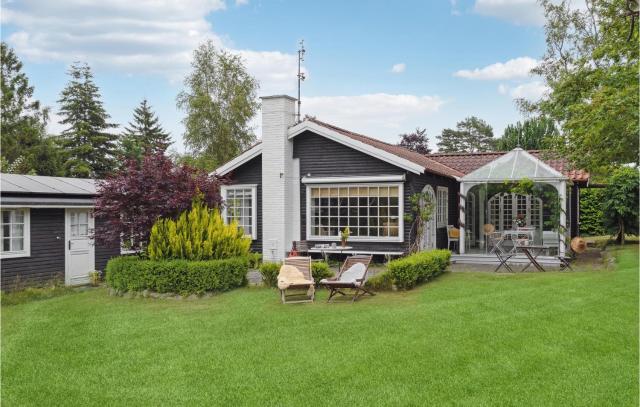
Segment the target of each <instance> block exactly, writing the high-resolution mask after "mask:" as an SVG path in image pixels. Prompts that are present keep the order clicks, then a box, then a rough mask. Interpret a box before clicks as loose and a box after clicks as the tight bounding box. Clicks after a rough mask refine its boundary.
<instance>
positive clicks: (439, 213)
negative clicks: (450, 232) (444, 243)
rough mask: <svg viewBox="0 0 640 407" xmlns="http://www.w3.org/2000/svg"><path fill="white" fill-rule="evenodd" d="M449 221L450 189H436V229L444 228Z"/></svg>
mask: <svg viewBox="0 0 640 407" xmlns="http://www.w3.org/2000/svg"><path fill="white" fill-rule="evenodd" d="M448 221H449V188H448V187H437V188H436V227H439V228H443V227H446V226H447V224H448V223H447V222H448Z"/></svg>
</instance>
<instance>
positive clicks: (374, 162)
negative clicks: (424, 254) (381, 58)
mask: <svg viewBox="0 0 640 407" xmlns="http://www.w3.org/2000/svg"><path fill="white" fill-rule="evenodd" d="M293 156H294V158H299V159H300V174H301V175H303V176H304V175H307V174H311V176H312V177H341V176H373V175H398V174H405V176H406V181H405V183H404V212H405V214H406V213H409V212H410V208H409V196H411V194H413V193H416V192H420V191H422V188H424V186H425V185H427V184H430V185H432V186H433V188H434V190H435V189H436V187H437V186H438V185H440V186H447V187H449V224H455V223H457V218H458V215H457V209H458V201H457V196H458V194H457V191H458V187H457V182H456V181H455V180H452V179H450V178H446V177H441V176H437V175H433V174H422V175H415V174H412V173H408V172H407V171H405V170H403V169H401V168H398V167H396V166H394V165H392V164H389V163H387V162H384V161H382V160H379V159H377V158H374V157H371V156H370V155H368V154H365V153H362V152H360V151H356V150H354V149H352V148H349V147H347V146H344V145H342V144H339V143H336V142H334V141H331V140H328V139H327V138H325V137H322V136H319V135H317V134H314V133H311V132H306V133H303V134H301V135H299V136H297V137H296V138H295V139H294V146H293ZM306 193H307V191H306V186H305V185H301V187H300V206H301V208H300V215H301V220H300V224H301V228H302V230H301V237H302V239H303V240H304V239H306V227H307V226H306V222H307V214H306V208H307V206H306V202H307V196H306ZM454 220H455V221H454ZM410 233H411V225H410V224H408V223H407V222H405V225H404V242H350V243H349V245H350V246H353V247H354V248H356V249H362V250H372V251H406V250H407V249H408V248H409V242H410V241H411V238H412V236H410ZM315 242H316V241H314V243H315ZM317 243H331V242H329V241H327V242H322V241H317ZM446 245H447V235H446V228H441V229H439V230H438V237H437V246H438V247H442V248H444V247H446Z"/></svg>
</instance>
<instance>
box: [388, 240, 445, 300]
mask: <svg viewBox="0 0 640 407" xmlns="http://www.w3.org/2000/svg"><path fill="white" fill-rule="evenodd" d="M450 259H451V252H450V251H449V250H430V251H424V252H419V253H415V254H412V255H410V256H407V257H404V258H401V259H397V260H392V261H390V262H389V263H388V265H387V269H388V270H389V273H390V274H391V277H392V278H393V281H394V282H395V284H396V286H397V287H398V288H400V289H404V290H408V289H411V288H413V287H415V286H416V284H418V283H421V282H424V281H427V280H428V279H430V278H432V277H435V276H437V275H438V274H440V273H443V272H444V271H445V270H446V269H447V266H448V265H449V260H450Z"/></svg>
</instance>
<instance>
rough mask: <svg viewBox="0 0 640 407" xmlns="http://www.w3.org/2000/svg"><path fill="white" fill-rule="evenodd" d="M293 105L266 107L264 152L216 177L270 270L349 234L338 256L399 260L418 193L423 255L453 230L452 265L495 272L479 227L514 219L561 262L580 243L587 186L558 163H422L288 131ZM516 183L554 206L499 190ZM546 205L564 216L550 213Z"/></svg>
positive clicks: (266, 101)
mask: <svg viewBox="0 0 640 407" xmlns="http://www.w3.org/2000/svg"><path fill="white" fill-rule="evenodd" d="M295 101H296V100H295V99H294V98H292V97H290V96H285V95H282V96H269V97H263V98H262V140H261V141H259V142H258V143H257V144H255V145H254V146H253V147H251V148H249V149H248V150H246V151H245V152H243V153H242V154H240V155H239V156H237V157H235V158H234V159H232V160H231V161H229V162H227V163H225V164H224V165H222V166H221V167H219V168H218V169H217V170H216V171H215V173H217V174H218V175H223V176H227V177H228V178H229V180H230V184H229V185H226V186H224V187H223V190H222V193H223V198H224V199H225V201H226V208H225V210H224V217H225V219H226V221H231V220H236V221H238V223H239V224H240V226H242V227H243V228H244V231H245V232H246V234H247V235H248V236H250V237H251V238H252V249H253V250H254V251H257V252H262V254H263V258H264V259H265V260H267V261H278V260H281V259H282V258H284V257H285V256H286V254H287V252H289V251H290V250H291V248H292V245H293V243H294V242H296V241H301V240H306V241H309V242H310V245H311V246H312V247H313V246H315V245H320V244H322V245H325V244H330V243H338V244H339V241H340V231H341V230H342V229H344V228H345V227H347V226H348V227H349V229H350V231H351V237H350V239H349V246H350V247H352V249H350V250H347V251H345V253H372V254H378V255H401V254H403V253H405V252H406V251H407V250H408V248H409V246H410V244H411V242H412V239H414V238H415V234H414V233H412V230H411V225H409V224H407V222H405V220H404V215H405V214H409V212H410V208H409V207H410V205H409V198H410V196H411V195H412V194H414V193H418V192H425V193H427V194H428V195H429V196H430V197H431V201H432V202H433V203H434V204H435V209H434V214H433V216H432V218H431V219H430V220H429V221H427V222H426V223H425V225H424V230H425V231H426V232H425V233H424V236H423V238H422V239H421V241H420V242H419V245H420V248H422V249H425V250H428V249H433V248H445V247H447V245H448V241H447V225H455V226H457V227H459V228H460V229H459V230H460V241H459V245H460V248H459V252H460V254H459V255H458V256H457V257H456V259H457V260H458V261H465V259H466V260H467V261H471V262H476V261H478V258H477V256H480V257H482V258H483V259H484V260H487V261H494V260H495V256H493V255H491V254H489V253H488V250H487V236H486V233H484V231H483V227H484V225H487V224H489V225H492V226H493V228H494V229H495V231H498V232H500V231H502V230H507V229H510V228H511V227H512V224H513V219H514V217H516V216H520V217H523V218H524V219H526V222H527V224H528V225H532V228H535V229H536V230H537V232H536V238H537V239H546V240H547V241H549V240H550V239H551V240H554V239H555V242H556V246H557V251H558V252H561V253H563V252H564V245H563V244H560V243H558V242H559V241H560V240H563V239H562V235H565V234H566V235H567V236H575V235H576V234H577V233H578V229H577V226H578V193H579V190H578V188H579V187H580V186H583V185H586V184H587V183H588V180H589V174H588V173H586V172H584V171H575V170H571V169H570V168H569V166H568V164H567V163H566V161H564V160H561V159H553V160H550V159H545V158H544V155H543V153H542V152H538V151H532V152H527V151H523V150H520V149H515V150H513V151H511V152H495V153H493V152H492V153H477V154H466V153H461V154H429V155H422V154H418V153H416V152H413V151H410V150H407V149H405V148H403V147H400V146H396V145H392V144H388V143H385V142H383V141H380V140H376V139H375V138H371V137H368V136H364V135H361V134H357V133H354V132H351V131H348V130H345V129H342V128H339V127H336V126H334V125H331V124H328V123H325V122H323V121H320V120H317V119H315V118H308V117H307V118H305V119H304V120H303V121H301V122H298V123H296V121H295V111H294V109H295ZM523 178H529V179H531V180H532V181H534V182H535V184H536V185H541V186H544V188H542V189H543V190H544V191H545V193H547V192H548V193H549V195H554V194H555V195H554V196H555V198H553V199H551V198H544V199H543V198H541V197H538V196H526V195H518V194H513V193H509V192H508V191H504V188H502V189H501V185H502V186H503V185H504V183H505V181H512V182H514V181H518V180H520V179H523ZM545 188H546V189H545ZM547 190H548V191H547ZM546 196H547V195H545V197H546ZM549 199H551V201H553V202H558V205H556V206H557V207H560V208H563V209H562V210H560V211H556V213H554V212H553V210H552V209H553V208H552V206H553V205H550V202H551V201H550V200H549ZM543 200H544V202H543ZM552 217H553V218H556V219H557V221H556V222H555V225H552V224H553V222H551V220H552V219H551V218H552ZM547 224H549V225H551V226H547ZM550 234H551V235H550ZM554 236H555V237H554ZM315 251H320V250H319V249H316V250H315ZM465 256H466V257H465ZM473 256H475V257H473ZM554 259H555V261H557V258H555V257H553V258H552V257H549V258H548V259H546V260H547V261H554Z"/></svg>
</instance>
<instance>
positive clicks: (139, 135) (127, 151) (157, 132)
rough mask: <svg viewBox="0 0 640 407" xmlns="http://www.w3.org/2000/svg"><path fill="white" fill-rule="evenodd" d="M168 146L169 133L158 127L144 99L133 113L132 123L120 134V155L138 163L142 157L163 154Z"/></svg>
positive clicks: (169, 143) (155, 117)
mask: <svg viewBox="0 0 640 407" xmlns="http://www.w3.org/2000/svg"><path fill="white" fill-rule="evenodd" d="M169 145H171V138H170V136H169V133H167V132H165V131H164V129H163V128H162V126H160V124H159V120H158V117H157V116H156V114H155V113H154V112H153V110H152V109H151V106H150V105H149V104H148V103H147V99H144V100H143V101H142V102H141V103H140V106H138V107H136V108H135V110H134V111H133V121H131V122H129V125H128V126H127V127H125V129H124V132H123V134H122V155H123V156H124V158H125V159H135V160H136V161H138V162H140V161H141V159H142V156H144V155H147V154H158V153H164V152H165V151H166V150H167V148H168V147H169Z"/></svg>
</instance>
